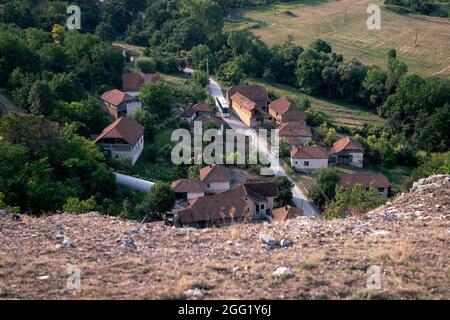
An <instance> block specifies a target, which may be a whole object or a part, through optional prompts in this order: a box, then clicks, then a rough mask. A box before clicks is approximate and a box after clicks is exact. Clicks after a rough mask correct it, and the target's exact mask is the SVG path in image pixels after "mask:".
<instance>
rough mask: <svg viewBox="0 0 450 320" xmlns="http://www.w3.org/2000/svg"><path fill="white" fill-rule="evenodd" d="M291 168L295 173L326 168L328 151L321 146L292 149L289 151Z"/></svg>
mask: <svg viewBox="0 0 450 320" xmlns="http://www.w3.org/2000/svg"><path fill="white" fill-rule="evenodd" d="M291 167H292V168H294V170H296V171H307V170H317V169H324V168H328V151H327V149H325V148H324V147H321V146H302V147H294V148H292V150H291Z"/></svg>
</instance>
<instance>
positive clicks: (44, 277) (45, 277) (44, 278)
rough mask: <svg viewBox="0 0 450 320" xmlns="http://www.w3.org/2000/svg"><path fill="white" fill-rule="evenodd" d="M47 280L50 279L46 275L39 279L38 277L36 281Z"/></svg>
mask: <svg viewBox="0 0 450 320" xmlns="http://www.w3.org/2000/svg"><path fill="white" fill-rule="evenodd" d="M49 278H50V276H47V275H46V276H39V277H38V279H39V280H42V281H44V280H48V279H49Z"/></svg>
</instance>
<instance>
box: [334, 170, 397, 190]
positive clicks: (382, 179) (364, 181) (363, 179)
mask: <svg viewBox="0 0 450 320" xmlns="http://www.w3.org/2000/svg"><path fill="white" fill-rule="evenodd" d="M371 183H375V187H377V188H389V187H390V185H391V184H390V183H389V180H388V178H386V176H385V175H383V174H381V173H351V174H344V175H342V176H341V181H340V185H341V186H344V187H347V186H351V185H355V184H360V185H361V186H362V187H363V188H369V187H370V184H371Z"/></svg>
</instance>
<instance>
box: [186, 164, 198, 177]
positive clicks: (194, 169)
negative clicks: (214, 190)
mask: <svg viewBox="0 0 450 320" xmlns="http://www.w3.org/2000/svg"><path fill="white" fill-rule="evenodd" d="M188 178H189V179H192V180H198V179H200V167H199V166H198V165H194V166H190V167H189V168H188Z"/></svg>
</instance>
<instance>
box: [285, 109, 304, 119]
mask: <svg viewBox="0 0 450 320" xmlns="http://www.w3.org/2000/svg"><path fill="white" fill-rule="evenodd" d="M298 121H305V113H304V112H303V111H302V110H300V109H299V108H297V107H291V108H289V110H287V111H286V112H285V113H284V114H282V115H281V122H298Z"/></svg>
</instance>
